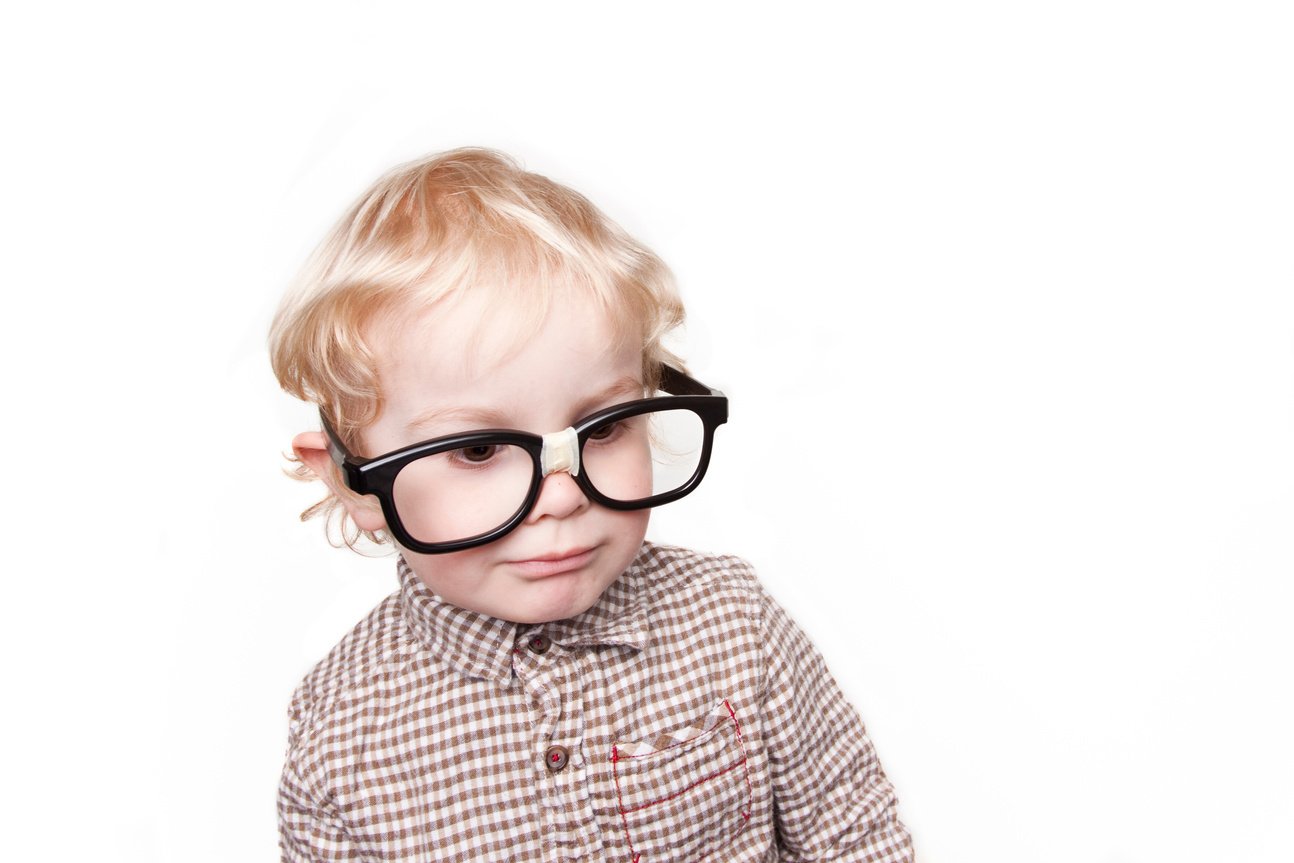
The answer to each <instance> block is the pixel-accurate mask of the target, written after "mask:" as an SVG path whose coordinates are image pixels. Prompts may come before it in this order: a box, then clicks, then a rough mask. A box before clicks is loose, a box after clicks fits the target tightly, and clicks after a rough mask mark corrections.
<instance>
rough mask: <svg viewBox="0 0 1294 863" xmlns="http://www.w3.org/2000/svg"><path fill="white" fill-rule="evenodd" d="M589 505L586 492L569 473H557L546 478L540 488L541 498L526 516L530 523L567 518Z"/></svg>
mask: <svg viewBox="0 0 1294 863" xmlns="http://www.w3.org/2000/svg"><path fill="white" fill-rule="evenodd" d="M588 505H589V499H588V498H587V497H585V496H584V490H583V489H581V488H580V486H579V483H577V482H576V481H575V478H574V477H572V476H571V475H570V474H569V473H568V472H566V471H564V470H562V471H555V472H554V473H550V474H548V476H546V477H544V480H543V483H542V484H541V485H540V486H539V497H538V499H536V500H535V505H534V507H533V508H532V509H531V510H530V514H529V515H527V516H526V521H527V522H528V523H532V522H536V521H538V520H539V519H541V518H544V517H545V516H549V517H552V518H566V517H567V516H570V515H574V514H575V513H577V512H579V511H580V510H582V509H584V508H585V507H587V506H588Z"/></svg>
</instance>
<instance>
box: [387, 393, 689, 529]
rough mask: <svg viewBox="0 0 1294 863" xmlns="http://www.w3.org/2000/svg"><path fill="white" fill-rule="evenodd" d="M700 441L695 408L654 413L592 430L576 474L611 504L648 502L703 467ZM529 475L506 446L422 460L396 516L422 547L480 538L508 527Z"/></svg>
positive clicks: (526, 457)
mask: <svg viewBox="0 0 1294 863" xmlns="http://www.w3.org/2000/svg"><path fill="white" fill-rule="evenodd" d="M704 442H705V424H704V423H703V422H702V420H701V418H700V416H698V415H697V414H696V413H694V412H693V411H691V410H687V409H673V410H659V411H651V412H648V413H644V414H639V415H636V416H632V417H628V418H625V419H621V420H617V421H615V422H613V423H609V424H607V425H605V426H601V427H598V428H595V429H593V430H592V431H591V432H589V433H588V435H587V436H586V437H585V442H584V447H583V449H582V451H581V453H580V470H581V471H582V472H583V473H584V475H585V477H586V478H587V480H588V481H589V482H590V483H591V484H592V485H593V487H594V488H596V489H597V490H598V492H599V493H601V494H602V495H604V496H606V497H608V498H610V499H612V500H616V501H623V502H634V501H642V500H648V499H650V498H653V497H655V496H657V495H662V494H667V493H670V492H673V491H675V490H677V489H679V488H681V487H682V486H684V485H686V484H687V482H688V480H690V479H691V478H692V476H693V474H694V473H695V472H696V469H697V467H698V466H699V465H700V462H701V454H702V449H703V446H704ZM534 470H535V467H534V460H533V458H532V456H531V454H530V453H529V452H527V451H526V450H525V449H523V448H521V447H519V446H515V445H508V444H492V445H486V446H469V447H462V448H460V449H455V450H449V451H446V452H439V453H435V454H433V455H429V456H424V457H423V458H420V459H417V460H416V461H413V462H410V463H409V464H407V465H405V467H404V468H403V469H401V471H400V473H399V474H397V475H396V478H395V483H394V487H393V499H394V503H395V508H396V512H397V513H398V515H399V517H400V521H401V523H402V524H403V525H404V528H405V530H406V531H408V533H409V534H410V536H412V537H413V538H414V539H416V540H418V541H419V542H425V543H430V544H436V543H449V542H457V541H459V540H463V539H469V538H471V537H475V536H480V535H481V534H484V533H489V532H490V531H492V530H494V529H496V528H498V527H501V526H502V525H504V524H506V523H507V522H508V521H510V520H511V519H512V518H513V517H514V516H515V515H516V514H517V512H518V510H520V509H521V508H522V507H523V506H524V505H525V502H526V497H527V496H528V494H529V492H530V485H531V482H532V479H533V477H534Z"/></svg>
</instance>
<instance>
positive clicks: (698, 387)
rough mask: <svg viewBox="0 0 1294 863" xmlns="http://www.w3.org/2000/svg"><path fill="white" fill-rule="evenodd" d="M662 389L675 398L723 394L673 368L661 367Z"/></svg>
mask: <svg viewBox="0 0 1294 863" xmlns="http://www.w3.org/2000/svg"><path fill="white" fill-rule="evenodd" d="M660 388H661V391H662V392H667V393H669V394H670V395H674V396H722V395H723V393H721V392H719V391H718V390H716V389H714V388H713V387H708V386H706V385H705V384H703V383H701V382H700V381H698V380H697V379H696V378H693V377H689V376H688V375H686V374H684V373H683V372H681V371H679V370H678V369H676V368H674V367H673V366H666V365H662V366H661V367H660Z"/></svg>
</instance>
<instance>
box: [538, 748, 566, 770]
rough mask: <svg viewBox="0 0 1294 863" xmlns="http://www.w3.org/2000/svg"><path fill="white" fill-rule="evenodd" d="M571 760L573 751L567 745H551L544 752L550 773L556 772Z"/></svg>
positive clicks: (545, 762)
mask: <svg viewBox="0 0 1294 863" xmlns="http://www.w3.org/2000/svg"><path fill="white" fill-rule="evenodd" d="M570 760H571V753H570V751H569V750H568V749H567V748H566V747H565V746H550V747H548V751H547V752H545V753H544V766H545V767H547V768H548V772H549V773H556V772H557V771H559V770H561V769H562V768H563V767H565V766H566V763H567V762H568V761H570Z"/></svg>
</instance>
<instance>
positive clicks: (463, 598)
mask: <svg viewBox="0 0 1294 863" xmlns="http://www.w3.org/2000/svg"><path fill="white" fill-rule="evenodd" d="M483 548H488V546H483V547H482V549H483ZM482 549H476V548H473V549H468V550H467V551H456V552H454V553H452V554H417V553H416V552H411V551H409V550H408V549H401V552H400V553H401V555H402V556H403V557H404V560H405V562H406V563H407V564H408V565H409V568H410V569H412V570H413V571H414V572H415V573H417V575H418V579H419V580H420V581H421V582H422V583H423V585H425V586H426V588H427V589H428V590H430V591H431V592H432V593H434V594H436V595H437V596H439V597H440V598H441V599H444V600H446V601H448V602H451V603H453V604H454V605H458V606H461V607H464V608H471V607H472V605H473V603H472V600H473V597H474V594H475V592H476V591H477V590H479V588H480V585H481V581H482V579H481V572H482V571H483V568H484V560H483V556H482V553H481V552H482Z"/></svg>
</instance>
